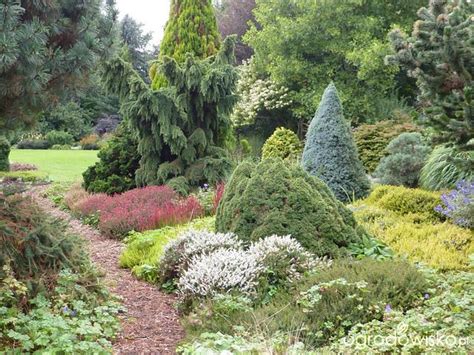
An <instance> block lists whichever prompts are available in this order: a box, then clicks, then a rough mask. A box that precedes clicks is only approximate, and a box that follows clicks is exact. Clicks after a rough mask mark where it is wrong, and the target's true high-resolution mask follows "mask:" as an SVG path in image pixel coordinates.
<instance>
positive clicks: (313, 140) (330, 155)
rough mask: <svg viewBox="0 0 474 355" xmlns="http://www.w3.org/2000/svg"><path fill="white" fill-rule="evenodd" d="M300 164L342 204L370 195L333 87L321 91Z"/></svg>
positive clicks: (355, 148) (368, 184)
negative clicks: (320, 98) (322, 93)
mask: <svg viewBox="0 0 474 355" xmlns="http://www.w3.org/2000/svg"><path fill="white" fill-rule="evenodd" d="M301 163H302V166H303V168H304V169H305V170H306V171H307V172H309V173H310V174H311V175H314V176H317V177H319V178H320V179H321V180H323V181H324V182H325V183H326V184H328V186H329V188H330V189H331V190H332V191H333V192H334V195H336V197H337V198H338V199H339V200H341V201H349V200H351V199H352V198H356V199H358V198H362V197H365V196H367V195H368V193H369V190H370V182H369V180H368V178H367V176H366V174H365V171H364V167H363V165H362V163H361V161H360V160H359V156H358V153H357V147H356V145H355V143H354V139H353V137H352V133H351V130H350V127H349V125H348V124H347V122H346V121H345V120H344V115H343V109H342V105H341V101H340V99H339V96H338V94H337V90H336V87H335V86H334V84H332V83H331V84H330V85H329V86H328V87H327V88H326V90H325V91H324V95H323V98H322V100H321V103H320V104H319V107H318V110H317V111H316V115H315V116H314V118H313V120H312V121H311V124H310V126H309V130H308V133H307V135H306V144H305V147H304V151H303V157H302V161H301Z"/></svg>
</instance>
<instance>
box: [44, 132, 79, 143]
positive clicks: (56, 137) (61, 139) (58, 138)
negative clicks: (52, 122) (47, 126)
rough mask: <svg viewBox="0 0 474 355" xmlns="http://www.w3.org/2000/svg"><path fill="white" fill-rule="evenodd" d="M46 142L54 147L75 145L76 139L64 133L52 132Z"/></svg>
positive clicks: (47, 135) (47, 136)
mask: <svg viewBox="0 0 474 355" xmlns="http://www.w3.org/2000/svg"><path fill="white" fill-rule="evenodd" d="M45 138H46V140H47V141H48V142H49V144H50V145H51V146H53V145H71V144H73V143H74V137H73V136H72V135H71V134H70V133H68V132H64V131H51V132H48V134H46V137H45Z"/></svg>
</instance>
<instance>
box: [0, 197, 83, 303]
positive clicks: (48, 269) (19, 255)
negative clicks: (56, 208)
mask: <svg viewBox="0 0 474 355" xmlns="http://www.w3.org/2000/svg"><path fill="white" fill-rule="evenodd" d="M0 205H1V206H2V208H0V245H1V248H0V276H2V269H3V268H4V266H6V265H9V266H11V268H12V272H13V274H14V276H15V277H16V278H17V279H18V280H21V281H25V282H27V285H28V286H29V289H30V291H31V295H33V294H35V293H37V292H38V291H39V290H47V289H48V288H50V287H51V286H52V284H54V281H55V275H57V274H58V273H59V271H60V270H61V269H62V268H64V267H69V268H73V267H74V265H76V266H77V265H79V264H80V260H78V256H79V255H80V252H79V250H80V248H78V240H77V239H76V238H74V237H72V236H70V235H67V234H66V232H65V231H66V225H65V224H63V223H60V222H59V221H58V220H53V219H52V218H50V217H48V216H47V215H46V214H45V212H43V211H42V210H41V209H40V207H39V206H38V205H37V204H36V203H35V202H34V201H33V200H32V199H31V198H29V197H23V196H21V195H19V194H16V195H12V196H8V197H5V196H4V195H3V194H2V193H0ZM48 283H51V284H48Z"/></svg>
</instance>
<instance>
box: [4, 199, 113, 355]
mask: <svg viewBox="0 0 474 355" xmlns="http://www.w3.org/2000/svg"><path fill="white" fill-rule="evenodd" d="M0 205H1V206H2V208H1V209H0V245H1V246H2V248H1V249H0V352H3V351H7V352H10V351H13V353H17V352H18V353H33V352H42V351H48V352H53V353H77V352H80V353H87V352H89V353H104V352H110V351H111V342H110V341H111V339H113V338H114V336H115V334H116V333H117V332H118V330H119V321H118V318H117V314H118V312H119V311H120V309H121V307H120V304H119V303H118V302H117V300H116V299H115V298H114V297H112V296H111V295H110V294H109V292H108V290H107V289H106V288H105V287H104V286H103V284H102V283H101V277H100V274H99V273H98V271H97V270H96V269H95V267H94V266H93V265H92V263H91V262H90V260H89V257H88V256H87V254H86V253H85V252H84V250H85V249H84V245H83V241H82V240H81V239H79V238H78V237H76V236H74V235H70V234H69V233H67V232H66V225H65V223H63V222H61V221H59V220H54V219H52V217H49V216H48V215H47V214H46V213H45V212H43V211H42V210H41V209H40V207H39V206H37V205H36V204H35V203H34V201H32V200H31V199H30V198H28V197H23V196H21V195H18V194H16V195H12V196H8V197H5V196H4V195H3V194H2V193H0Z"/></svg>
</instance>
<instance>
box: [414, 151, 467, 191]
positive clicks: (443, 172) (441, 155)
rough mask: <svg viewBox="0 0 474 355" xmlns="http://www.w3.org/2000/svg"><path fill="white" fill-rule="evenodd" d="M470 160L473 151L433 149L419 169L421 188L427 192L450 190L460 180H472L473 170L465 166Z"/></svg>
mask: <svg viewBox="0 0 474 355" xmlns="http://www.w3.org/2000/svg"><path fill="white" fill-rule="evenodd" d="M472 159H474V152H473V151H470V152H469V151H457V150H456V149H455V148H453V147H447V146H442V145H440V146H438V147H435V149H433V151H432V152H431V154H430V156H429V157H428V160H427V161H426V163H425V165H424V166H423V169H421V173H420V185H421V187H423V188H424V189H429V190H442V189H451V188H453V187H454V186H455V185H456V183H457V182H458V181H460V180H474V170H473V169H470V168H469V164H466V162H468V161H470V160H472Z"/></svg>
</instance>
